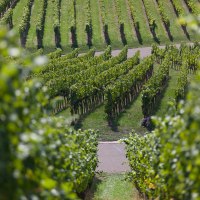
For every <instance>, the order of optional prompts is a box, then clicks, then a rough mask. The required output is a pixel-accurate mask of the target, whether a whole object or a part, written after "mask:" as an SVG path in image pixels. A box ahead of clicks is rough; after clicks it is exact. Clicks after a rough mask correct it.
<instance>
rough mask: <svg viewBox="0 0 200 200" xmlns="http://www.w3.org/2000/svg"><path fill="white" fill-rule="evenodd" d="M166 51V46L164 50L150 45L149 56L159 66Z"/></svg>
mask: <svg viewBox="0 0 200 200" xmlns="http://www.w3.org/2000/svg"><path fill="white" fill-rule="evenodd" d="M167 49H168V46H167V45H166V47H165V48H164V49H161V48H159V47H158V46H157V45H156V44H153V45H152V49H151V54H152V55H153V56H154V59H155V61H156V62H157V63H159V64H161V63H162V61H163V60H164V57H165V54H166V51H167Z"/></svg>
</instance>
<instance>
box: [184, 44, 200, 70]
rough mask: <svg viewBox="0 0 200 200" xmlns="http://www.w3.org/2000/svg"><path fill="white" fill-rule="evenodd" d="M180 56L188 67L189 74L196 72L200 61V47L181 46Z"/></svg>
mask: <svg viewBox="0 0 200 200" xmlns="http://www.w3.org/2000/svg"><path fill="white" fill-rule="evenodd" d="M180 54H181V57H182V60H183V62H184V63H185V64H186V65H187V67H188V70H189V72H196V70H197V69H198V62H199V59H200V46H199V45H197V46H195V45H193V46H187V45H181V48H180Z"/></svg>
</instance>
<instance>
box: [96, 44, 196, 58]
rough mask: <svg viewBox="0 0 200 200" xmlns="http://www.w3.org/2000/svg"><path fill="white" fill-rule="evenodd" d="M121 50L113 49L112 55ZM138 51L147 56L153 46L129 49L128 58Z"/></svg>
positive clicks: (142, 56) (142, 55) (178, 45)
mask: <svg viewBox="0 0 200 200" xmlns="http://www.w3.org/2000/svg"><path fill="white" fill-rule="evenodd" d="M191 44H193V43H188V45H191ZM175 46H176V47H180V44H175ZM159 47H160V48H165V46H159ZM120 51H121V50H113V51H112V56H117V55H118V54H119V53H120ZM137 51H140V56H141V58H144V57H146V56H149V55H151V47H141V48H134V49H129V50H128V58H130V57H132V56H133V55H134V54H135V53H136V52H137ZM102 53H103V51H101V52H96V53H95V55H96V56H98V55H101V54H102Z"/></svg>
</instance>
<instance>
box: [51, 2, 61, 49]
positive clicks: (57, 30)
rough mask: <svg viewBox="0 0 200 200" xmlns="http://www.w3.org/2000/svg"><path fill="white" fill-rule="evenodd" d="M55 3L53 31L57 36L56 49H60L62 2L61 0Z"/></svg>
mask: <svg viewBox="0 0 200 200" xmlns="http://www.w3.org/2000/svg"><path fill="white" fill-rule="evenodd" d="M52 1H53V29H54V34H55V44H56V47H57V48H58V47H60V40H61V38H60V2H61V0H52Z"/></svg>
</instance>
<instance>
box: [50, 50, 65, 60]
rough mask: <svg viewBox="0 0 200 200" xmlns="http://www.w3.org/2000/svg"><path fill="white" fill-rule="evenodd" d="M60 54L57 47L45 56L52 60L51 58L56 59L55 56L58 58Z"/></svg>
mask: <svg viewBox="0 0 200 200" xmlns="http://www.w3.org/2000/svg"><path fill="white" fill-rule="evenodd" d="M61 55H62V49H60V48H57V49H56V50H55V51H53V52H51V53H49V54H47V57H48V58H49V59H52V60H53V59H56V58H60V57H61Z"/></svg>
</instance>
